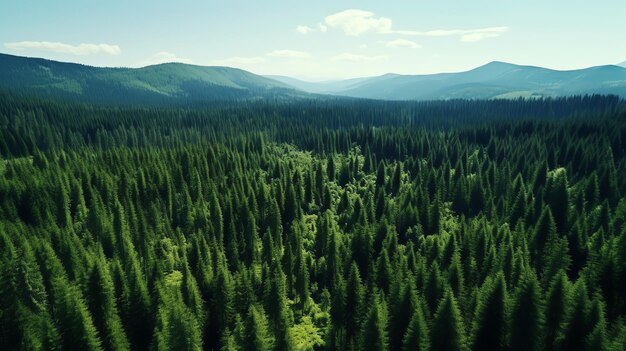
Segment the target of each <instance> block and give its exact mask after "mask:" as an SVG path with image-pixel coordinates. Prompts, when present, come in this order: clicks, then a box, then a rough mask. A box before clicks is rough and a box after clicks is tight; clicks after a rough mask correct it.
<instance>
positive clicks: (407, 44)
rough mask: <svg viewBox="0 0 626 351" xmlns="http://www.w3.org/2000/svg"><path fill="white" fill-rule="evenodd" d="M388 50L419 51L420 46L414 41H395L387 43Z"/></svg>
mask: <svg viewBox="0 0 626 351" xmlns="http://www.w3.org/2000/svg"><path fill="white" fill-rule="evenodd" d="M386 45H387V46H388V47H390V48H394V49H399V48H408V49H419V48H421V47H422V46H421V45H420V44H418V43H416V42H414V41H410V40H407V39H396V40H392V41H389V42H387V44H386Z"/></svg>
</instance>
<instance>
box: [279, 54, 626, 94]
mask: <svg viewBox="0 0 626 351" xmlns="http://www.w3.org/2000/svg"><path fill="white" fill-rule="evenodd" d="M271 78H272V79H276V80H279V81H281V82H283V83H285V84H288V85H291V86H293V87H296V88H299V89H301V90H304V91H308V92H312V93H324V94H332V95H342V96H351V97H358V98H370V99H385V100H438V99H455V98H464V99H493V98H518V97H547V96H570V95H583V94H615V95H620V96H622V97H626V68H624V67H620V66H617V65H607V66H597V67H590V68H585V69H578V70H570V71H557V70H552V69H547V68H541V67H534V66H520V65H514V64H510V63H505V62H491V63H488V64H486V65H484V66H481V67H478V68H475V69H472V70H470V71H466V72H459V73H440V74H427V75H398V74H385V75H383V76H378V77H370V78H358V79H349V80H344V81H332V82H321V83H309V82H303V81H298V80H295V79H293V78H286V77H280V76H272V77H271Z"/></svg>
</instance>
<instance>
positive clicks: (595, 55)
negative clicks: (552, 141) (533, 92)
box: [0, 0, 626, 81]
mask: <svg viewBox="0 0 626 351" xmlns="http://www.w3.org/2000/svg"><path fill="white" fill-rule="evenodd" d="M625 14H626V1H624V0H595V1H593V2H590V1H588V0H584V1H583V0H549V1H546V0H542V1H538V0H525V1H514V0H497V1H496V0H438V1H419V0H410V1H408V0H397V1H392V0H388V1H381V0H376V1H372V0H359V1H348V0H334V1H330V0H316V1H296V0H290V1H288V0H265V1H259V0H257V1H251V0H248V1H243V0H222V1H213V0H204V1H199V0H198V1H196V0H193V1H192V0H176V1H174V0H170V1H161V0H150V1H145V0H106V1H99V0H55V1H50V0H37V1H36V0H2V1H0V52H2V53H7V54H13V55H20V56H30V57H43V58H48V59H53V60H59V61H68V62H77V63H83V64H88V65H93V66H112V67H121V66H123V67H142V66H146V65H151V64H158V63H164V62H183V63H191V64H197V65H207V66H208V65H219V66H230V67H238V68H242V69H245V70H249V71H251V72H253V73H257V74H263V75H287V76H292V77H297V78H301V79H307V80H313V81H315V80H328V79H344V78H351V77H363V76H374V75H381V74H385V73H399V74H430V73H438V72H458V71H464V70H469V69H472V68H474V67H477V66H480V65H483V64H486V63H488V62H491V61H505V62H510V63H516V64H525V65H536V66H543V67H548V68H553V69H576V68H583V67H589V66H597V65H604V64H617V63H620V62H622V61H626V20H624V15H625Z"/></svg>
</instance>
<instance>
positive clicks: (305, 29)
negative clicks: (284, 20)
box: [296, 25, 314, 34]
mask: <svg viewBox="0 0 626 351" xmlns="http://www.w3.org/2000/svg"><path fill="white" fill-rule="evenodd" d="M312 31H314V29H313V28H311V27H309V26H304V25H301V26H297V27H296V32H298V33H300V34H309V33H310V32H312Z"/></svg>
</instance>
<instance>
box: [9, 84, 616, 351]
mask: <svg viewBox="0 0 626 351" xmlns="http://www.w3.org/2000/svg"><path fill="white" fill-rule="evenodd" d="M624 174H626V105H625V103H624V102H623V101H621V100H619V99H618V98H616V97H613V96H587V97H571V98H560V99H537V100H515V101H512V100H494V101H466V100H451V101H440V102H382V101H365V100H363V101H356V100H341V99H337V100H307V99H302V100H298V99H293V100H284V101H275V102H267V101H265V102H263V101H258V102H246V103H239V104H235V103H229V102H223V103H217V102H216V103H213V104H212V105H211V106H197V107H188V108H167V107H141V106H137V107H132V106H128V107H114V106H108V107H107V106H98V105H88V104H71V103H64V102H54V101H44V100H35V99H28V98H24V97H19V96H15V95H10V94H2V95H0V348H2V349H4V350H62V349H63V350H201V349H204V350H225V351H226V350H229V351H230V350H233V351H234V350H277V351H278V350H390V351H401V350H405V351H409V350H464V351H469V350H481V351H483V350H534V351H540V350H588V351H602V350H625V349H626V177H624Z"/></svg>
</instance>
